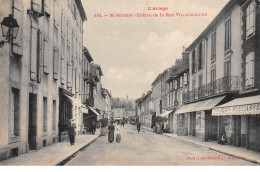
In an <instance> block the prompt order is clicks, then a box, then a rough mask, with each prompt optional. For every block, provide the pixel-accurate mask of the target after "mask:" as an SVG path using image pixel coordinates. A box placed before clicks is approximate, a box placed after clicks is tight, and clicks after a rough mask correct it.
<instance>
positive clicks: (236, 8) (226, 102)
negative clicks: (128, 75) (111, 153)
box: [136, 0, 260, 151]
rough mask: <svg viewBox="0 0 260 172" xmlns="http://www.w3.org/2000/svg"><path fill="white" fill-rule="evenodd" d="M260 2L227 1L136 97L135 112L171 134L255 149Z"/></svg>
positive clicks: (259, 124)
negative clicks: (161, 121)
mask: <svg viewBox="0 0 260 172" xmlns="http://www.w3.org/2000/svg"><path fill="white" fill-rule="evenodd" d="M259 64H260V1H259V0H230V1H229V2H228V3H227V4H226V5H225V6H224V8H223V9H222V10H221V11H220V12H219V14H218V15H217V16H216V17H215V18H214V19H213V21H212V22H211V23H210V24H209V25H208V26H207V27H206V28H205V29H204V30H203V31H202V32H201V34H200V35H199V36H198V37H197V38H196V39H195V40H194V41H193V42H192V43H191V44H190V45H189V46H188V47H187V48H184V50H183V53H182V58H180V59H178V60H176V62H175V65H173V66H172V67H170V68H168V69H166V70H165V71H163V72H162V73H161V74H159V75H158V76H157V78H156V79H155V80H154V82H153V83H152V90H151V91H148V92H147V94H143V95H142V96H141V97H140V98H139V99H137V100H136V108H137V109H136V112H137V114H136V115H137V116H138V118H139V119H140V121H141V122H142V123H143V125H147V126H153V125H154V124H153V119H154V118H155V117H156V116H161V117H165V118H167V126H168V127H169V130H170V132H171V133H175V134H178V135H183V136H194V137H200V138H202V139H203V140H205V141H208V140H209V141H211V140H213V141H214V140H216V141H219V142H220V140H221V138H222V136H223V135H224V136H226V139H227V143H228V144H230V145H234V146H238V147H245V148H249V149H253V150H258V151H259V150H260V115H259V114H260V91H259V90H260V73H259V70H258V69H257V66H258V65H259Z"/></svg>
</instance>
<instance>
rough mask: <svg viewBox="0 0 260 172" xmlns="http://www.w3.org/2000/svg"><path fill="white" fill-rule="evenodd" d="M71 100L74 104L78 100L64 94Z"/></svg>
mask: <svg viewBox="0 0 260 172" xmlns="http://www.w3.org/2000/svg"><path fill="white" fill-rule="evenodd" d="M64 95H65V96H66V97H67V98H68V99H69V100H70V102H71V103H72V104H73V102H75V101H76V100H77V99H76V98H75V97H71V96H68V95H66V94H64Z"/></svg>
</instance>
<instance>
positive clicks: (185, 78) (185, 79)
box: [183, 73, 188, 85]
mask: <svg viewBox="0 0 260 172" xmlns="http://www.w3.org/2000/svg"><path fill="white" fill-rule="evenodd" d="M183 84H184V85H187V84H188V74H187V73H184V79H183Z"/></svg>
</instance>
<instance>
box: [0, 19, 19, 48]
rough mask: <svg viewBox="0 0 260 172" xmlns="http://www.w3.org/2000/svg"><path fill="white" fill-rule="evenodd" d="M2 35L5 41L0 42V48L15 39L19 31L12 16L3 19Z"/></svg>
mask: <svg viewBox="0 0 260 172" xmlns="http://www.w3.org/2000/svg"><path fill="white" fill-rule="evenodd" d="M1 29H2V35H3V37H5V38H6V41H0V47H3V45H4V43H8V42H10V40H11V39H15V38H16V36H17V33H18V30H19V25H18V23H17V21H16V19H14V18H13V15H11V14H10V15H9V16H8V17H5V18H4V19H3V21H2V22H1Z"/></svg>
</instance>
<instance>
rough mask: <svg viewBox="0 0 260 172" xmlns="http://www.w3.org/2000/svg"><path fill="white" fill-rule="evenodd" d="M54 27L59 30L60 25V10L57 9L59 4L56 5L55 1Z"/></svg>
mask: <svg viewBox="0 0 260 172" xmlns="http://www.w3.org/2000/svg"><path fill="white" fill-rule="evenodd" d="M53 9H54V12H53V13H54V25H55V26H56V28H59V27H60V25H61V21H60V20H61V17H60V15H61V12H60V8H59V4H58V1H57V0H55V1H54V8H53Z"/></svg>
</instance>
